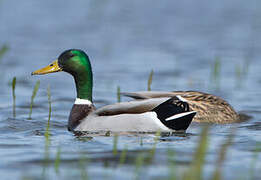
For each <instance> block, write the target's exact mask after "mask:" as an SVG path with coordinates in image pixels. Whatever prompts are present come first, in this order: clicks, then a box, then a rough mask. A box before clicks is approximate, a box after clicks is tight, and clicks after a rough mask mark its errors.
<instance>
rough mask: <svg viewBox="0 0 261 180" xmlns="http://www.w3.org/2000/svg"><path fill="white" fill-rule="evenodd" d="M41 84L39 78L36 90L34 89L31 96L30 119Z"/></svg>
mask: <svg viewBox="0 0 261 180" xmlns="http://www.w3.org/2000/svg"><path fill="white" fill-rule="evenodd" d="M39 86H40V80H38V81H37V82H36V84H35V86H34V90H33V94H32V97H31V103H30V112H29V117H28V119H32V112H33V104H34V98H35V96H36V94H37V92H38V89H39Z"/></svg>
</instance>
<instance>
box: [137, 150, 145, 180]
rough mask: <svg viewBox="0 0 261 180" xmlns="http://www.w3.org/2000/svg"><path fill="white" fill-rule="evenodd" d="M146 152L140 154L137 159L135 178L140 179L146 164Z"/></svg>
mask: <svg viewBox="0 0 261 180" xmlns="http://www.w3.org/2000/svg"><path fill="white" fill-rule="evenodd" d="M144 160H145V157H144V154H143V153H140V154H138V156H137V158H136V161H135V179H139V175H140V169H141V167H142V166H143V164H144Z"/></svg>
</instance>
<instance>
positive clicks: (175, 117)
mask: <svg viewBox="0 0 261 180" xmlns="http://www.w3.org/2000/svg"><path fill="white" fill-rule="evenodd" d="M192 113H196V111H190V112H184V113H180V114H175V115H173V116H171V117H169V118H167V119H165V121H170V120H175V119H177V118H180V117H183V116H187V115H189V114H192Z"/></svg>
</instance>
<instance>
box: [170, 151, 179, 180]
mask: <svg viewBox="0 0 261 180" xmlns="http://www.w3.org/2000/svg"><path fill="white" fill-rule="evenodd" d="M174 156H175V152H174V151H173V149H168V163H169V179H170V180H174V179H177V177H176V174H175V161H174V160H172V158H174Z"/></svg>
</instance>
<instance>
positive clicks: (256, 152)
mask: <svg viewBox="0 0 261 180" xmlns="http://www.w3.org/2000/svg"><path fill="white" fill-rule="evenodd" d="M260 151H261V143H260V142H257V143H256V147H255V149H254V152H253V159H252V162H251V164H250V169H249V177H250V178H249V179H255V168H256V163H257V160H258V155H259V152H260Z"/></svg>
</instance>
